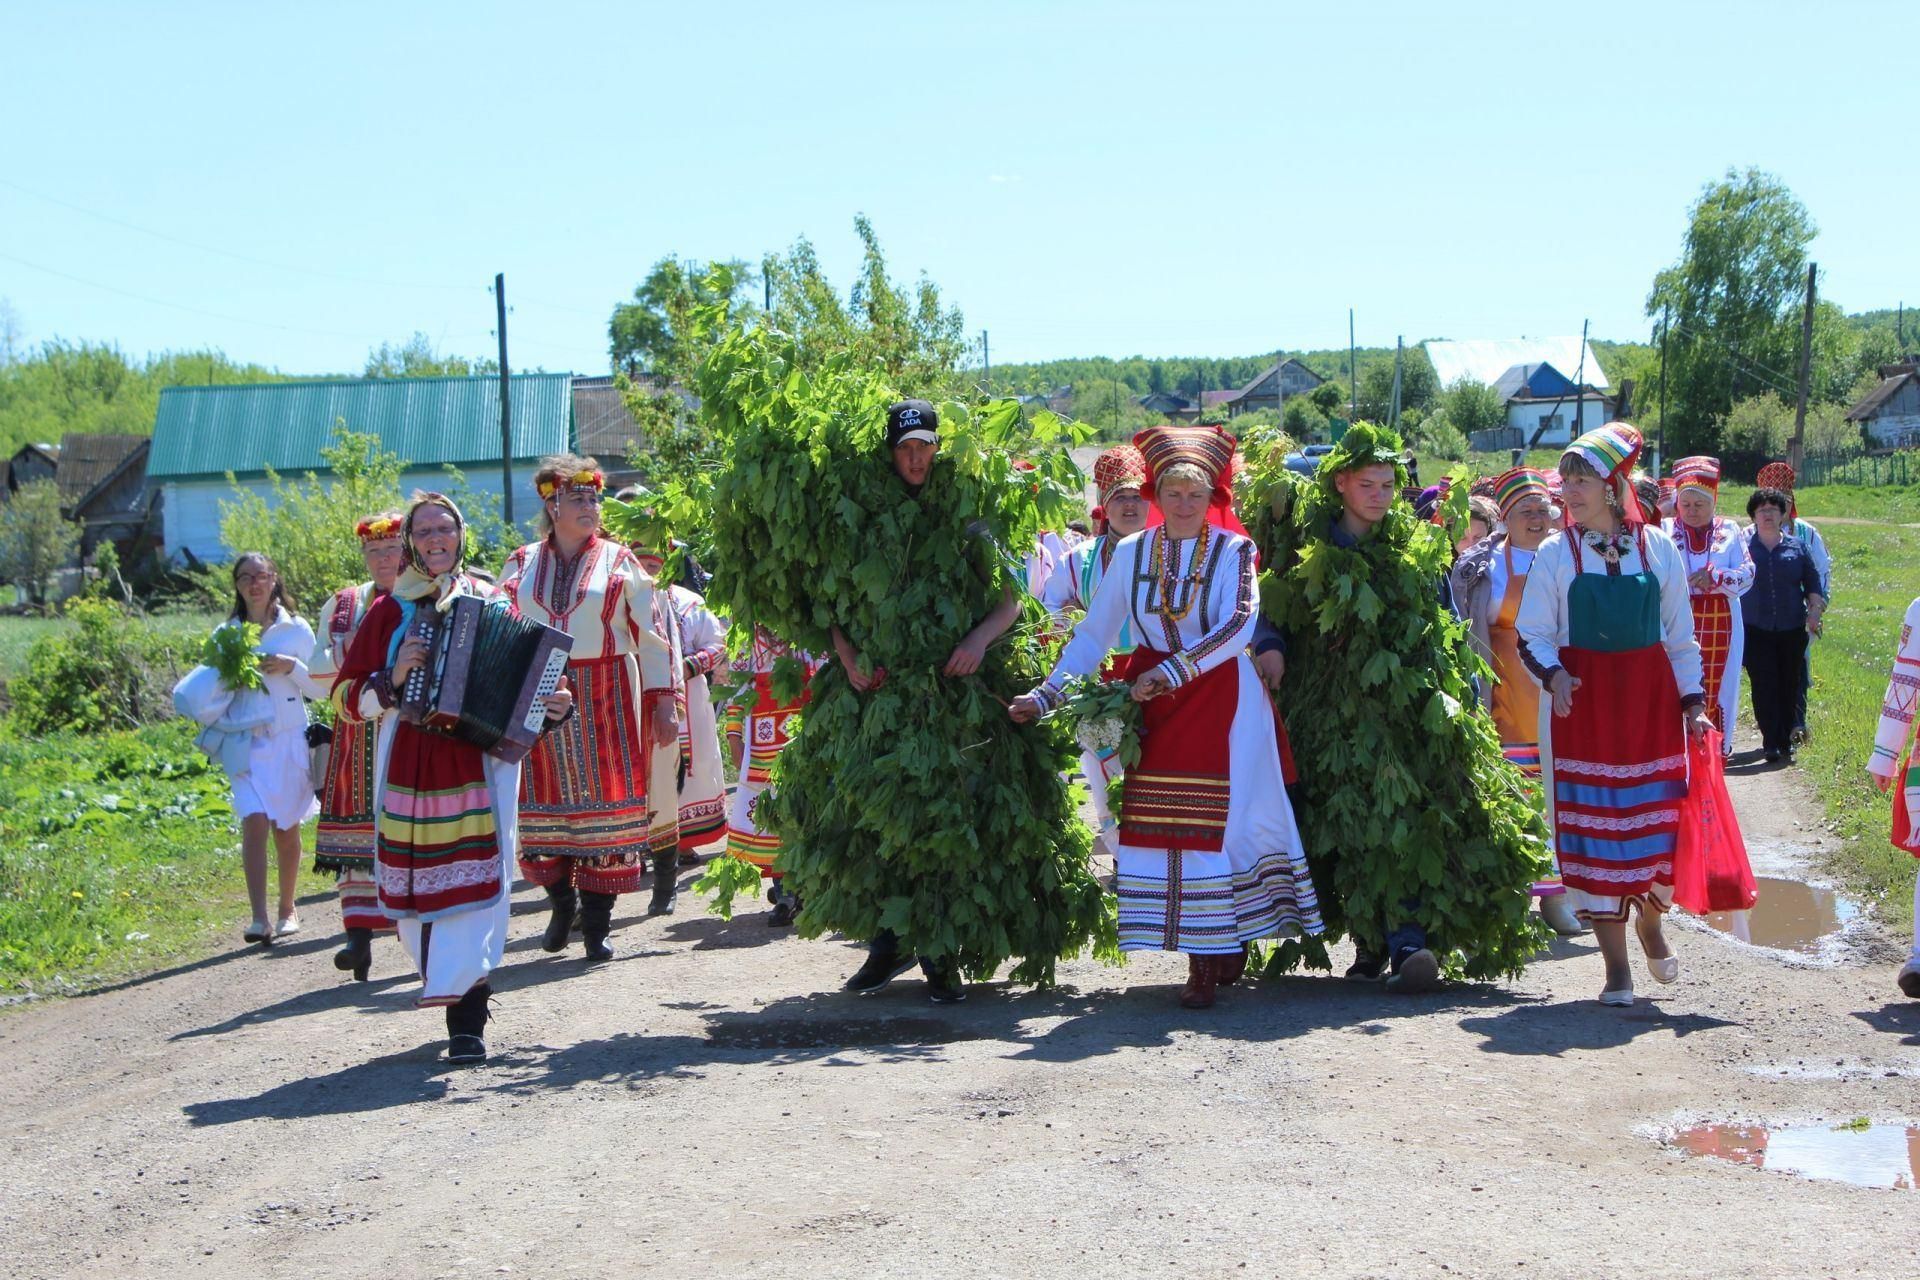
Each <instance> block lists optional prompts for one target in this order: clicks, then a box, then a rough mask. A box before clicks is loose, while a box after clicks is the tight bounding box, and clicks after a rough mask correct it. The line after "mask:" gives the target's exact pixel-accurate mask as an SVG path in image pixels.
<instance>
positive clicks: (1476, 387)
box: [1438, 378, 1507, 436]
mask: <svg viewBox="0 0 1920 1280" xmlns="http://www.w3.org/2000/svg"><path fill="white" fill-rule="evenodd" d="M1438 409H1439V411H1440V412H1441V413H1444V414H1445V415H1446V416H1447V421H1448V422H1450V423H1452V424H1453V428H1454V430H1456V431H1458V432H1459V433H1460V434H1461V435H1467V436H1470V435H1472V434H1473V433H1474V432H1476V431H1491V430H1493V429H1495V428H1496V427H1504V426H1506V425H1507V405H1506V402H1505V401H1504V400H1502V399H1501V398H1500V393H1499V392H1498V391H1496V390H1494V389H1493V388H1492V387H1490V386H1488V385H1487V384H1486V383H1484V382H1475V381H1474V380H1473V379H1471V378H1457V379H1455V380H1454V382H1453V383H1452V384H1451V385H1450V386H1448V387H1447V389H1446V390H1445V391H1444V392H1442V393H1441V394H1440V398H1439V403H1438Z"/></svg>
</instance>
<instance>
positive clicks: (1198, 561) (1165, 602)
mask: <svg viewBox="0 0 1920 1280" xmlns="http://www.w3.org/2000/svg"><path fill="white" fill-rule="evenodd" d="M1212 528H1213V527H1212V526H1211V525H1206V524H1203V525H1201V526H1200V536H1199V537H1197V538H1195V539H1194V545H1193V559H1192V560H1191V561H1189V562H1188V565H1187V572H1186V573H1184V574H1183V573H1181V572H1180V542H1179V540H1178V539H1176V538H1174V537H1173V536H1172V535H1171V534H1169V533H1168V532H1167V529H1166V526H1165V525H1162V526H1161V527H1160V528H1159V529H1158V530H1156V531H1155V533H1154V538H1153V559H1152V561H1150V562H1149V563H1148V566H1147V576H1148V577H1149V578H1151V579H1153V580H1154V581H1156V582H1158V583H1159V584H1160V592H1159V595H1160V602H1159V604H1158V605H1157V606H1156V607H1155V609H1154V612H1155V613H1157V614H1159V615H1160V618H1161V620H1162V621H1164V622H1166V623H1167V624H1168V625H1169V626H1172V625H1173V624H1176V623H1178V622H1180V621H1182V620H1183V619H1184V618H1185V617H1186V616H1187V615H1188V614H1190V613H1192V612H1193V606H1194V602H1195V601H1197V600H1199V598H1200V585H1199V584H1200V579H1201V576H1202V571H1203V570H1204V569H1205V568H1206V563H1207V541H1208V538H1209V535H1210V534H1211V533H1212ZM1169 542H1172V543H1173V554H1172V555H1168V554H1167V544H1168V543H1169ZM1183 583H1184V584H1185V585H1186V594H1185V597H1184V598H1182V596H1181V594H1180V587H1181V584H1183Z"/></svg>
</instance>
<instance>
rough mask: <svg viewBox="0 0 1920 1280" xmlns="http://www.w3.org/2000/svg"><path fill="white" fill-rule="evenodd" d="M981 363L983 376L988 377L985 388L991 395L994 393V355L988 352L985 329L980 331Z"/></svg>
mask: <svg viewBox="0 0 1920 1280" xmlns="http://www.w3.org/2000/svg"><path fill="white" fill-rule="evenodd" d="M980 364H981V377H983V378H985V379H986V384H987V385H986V387H985V388H984V389H985V390H986V391H987V393H988V394H989V395H991V394H992V393H993V357H992V356H991V355H989V354H988V352H987V331H986V330H985V329H982V330H981V331H980Z"/></svg>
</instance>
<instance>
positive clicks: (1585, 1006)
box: [1460, 999, 1746, 1058]
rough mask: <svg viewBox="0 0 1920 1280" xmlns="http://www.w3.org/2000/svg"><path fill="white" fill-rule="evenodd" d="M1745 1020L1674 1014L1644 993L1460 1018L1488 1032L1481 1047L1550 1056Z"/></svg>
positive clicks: (1479, 1032) (1474, 1029) (1463, 1026)
mask: <svg viewBox="0 0 1920 1280" xmlns="http://www.w3.org/2000/svg"><path fill="white" fill-rule="evenodd" d="M1745 1025H1746V1024H1745V1023H1744V1022H1729V1021H1727V1020H1726V1019H1724V1018H1715V1017H1710V1016H1708V1015H1706V1014H1701V1013H1679V1014H1670V1013H1667V1012H1665V1011H1663V1010H1662V1009H1661V1008H1660V1006H1659V1005H1657V1004H1654V1003H1653V1002H1651V1001H1649V1000H1646V999H1642V1000H1641V1001H1640V1002H1639V1003H1638V1004H1636V1005H1634V1006H1633V1007H1632V1008H1631V1009H1609V1008H1605V1007H1604V1006H1602V1005H1599V1004H1597V1003H1595V1002H1594V1001H1592V1000H1565V1001H1561V1002H1559V1003H1555V1004H1548V1003H1534V1004H1528V1005H1523V1006H1519V1007H1516V1008H1513V1009H1509V1010H1507V1011H1506V1012H1504V1013H1498V1014H1495V1015H1493V1016H1492V1017H1487V1018H1465V1019H1462V1020H1461V1023H1460V1027H1461V1029H1462V1030H1464V1031H1471V1032H1473V1033H1474V1034H1476V1035H1480V1036H1484V1037H1486V1041H1485V1043H1483V1044H1482V1045H1481V1046H1480V1048H1481V1050H1482V1051H1483V1052H1486V1053H1513V1054H1524V1055H1533V1056H1542V1057H1551V1058H1557V1057H1559V1056H1560V1055H1562V1054H1564V1053H1566V1052H1568V1051H1569V1050H1573V1049H1617V1048H1620V1047H1621V1046H1622V1045H1626V1044H1631V1043H1632V1042H1633V1041H1635V1040H1637V1039H1639V1038H1640V1037H1641V1036H1644V1035H1650V1034H1654V1033H1661V1032H1664V1033H1668V1034H1671V1035H1674V1036H1687V1035H1693V1034H1694V1033H1696V1032H1701V1031H1716V1030H1719V1029H1721V1028H1723V1027H1742V1026H1745Z"/></svg>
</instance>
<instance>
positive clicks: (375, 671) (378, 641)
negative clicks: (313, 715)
mask: <svg viewBox="0 0 1920 1280" xmlns="http://www.w3.org/2000/svg"><path fill="white" fill-rule="evenodd" d="M400 618H401V613H400V606H399V604H398V603H397V602H396V601H395V600H394V599H393V597H392V596H383V597H381V598H380V599H379V600H378V601H376V602H375V604H374V606H373V607H372V608H371V609H369V610H367V617H366V621H364V622H362V623H361V624H360V630H359V631H358V632H357V633H356V634H355V635H354V637H353V643H352V645H350V646H348V648H347V652H346V656H345V657H344V658H342V659H341V661H340V671H339V674H337V675H336V676H335V677H334V681H333V708H334V711H335V712H336V713H337V714H338V715H339V716H340V718H341V719H343V720H348V721H365V720H377V719H379V718H380V716H381V715H383V714H384V713H385V712H387V711H388V710H390V709H391V708H392V707H393V706H394V705H395V704H396V703H397V702H398V701H399V699H398V697H397V695H396V691H395V690H394V687H393V684H392V682H391V681H390V680H389V679H388V675H387V651H388V649H390V648H391V647H392V644H393V633H394V632H395V631H397V630H398V629H399V627H400Z"/></svg>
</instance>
